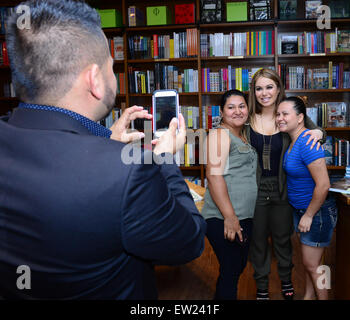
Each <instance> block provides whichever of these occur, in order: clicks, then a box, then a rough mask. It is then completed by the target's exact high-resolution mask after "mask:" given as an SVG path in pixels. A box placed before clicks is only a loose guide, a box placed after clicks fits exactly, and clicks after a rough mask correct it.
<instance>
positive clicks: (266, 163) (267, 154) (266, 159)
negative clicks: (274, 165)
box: [260, 115, 272, 170]
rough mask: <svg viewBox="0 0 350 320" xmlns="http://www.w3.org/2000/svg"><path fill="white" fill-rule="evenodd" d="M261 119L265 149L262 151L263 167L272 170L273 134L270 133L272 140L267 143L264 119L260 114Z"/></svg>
mask: <svg viewBox="0 0 350 320" xmlns="http://www.w3.org/2000/svg"><path fill="white" fill-rule="evenodd" d="M260 121H261V129H262V132H263V134H262V136H263V141H264V143H263V151H262V161H263V169H264V170H271V161H270V158H271V142H272V135H270V141H269V143H268V144H267V143H265V135H264V126H263V121H262V116H261V115H260Z"/></svg>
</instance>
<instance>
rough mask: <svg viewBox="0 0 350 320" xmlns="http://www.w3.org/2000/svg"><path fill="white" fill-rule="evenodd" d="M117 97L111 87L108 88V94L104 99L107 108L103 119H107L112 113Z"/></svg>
mask: <svg viewBox="0 0 350 320" xmlns="http://www.w3.org/2000/svg"><path fill="white" fill-rule="evenodd" d="M115 97H116V93H115V92H113V90H112V89H111V88H110V87H109V86H106V93H105V95H104V97H103V99H102V103H103V105H104V106H105V108H106V111H105V113H104V114H103V115H102V117H101V119H104V118H105V117H107V116H108V115H109V114H110V112H111V111H112V109H113V107H114V105H115Z"/></svg>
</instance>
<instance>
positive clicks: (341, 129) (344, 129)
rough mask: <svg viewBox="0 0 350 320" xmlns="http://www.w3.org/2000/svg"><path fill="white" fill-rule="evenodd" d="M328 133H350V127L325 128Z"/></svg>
mask: <svg viewBox="0 0 350 320" xmlns="http://www.w3.org/2000/svg"><path fill="white" fill-rule="evenodd" d="M324 129H325V130H326V131H350V127H332V128H331V127H329V128H324Z"/></svg>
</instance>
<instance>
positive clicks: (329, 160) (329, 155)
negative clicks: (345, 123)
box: [323, 136, 334, 166]
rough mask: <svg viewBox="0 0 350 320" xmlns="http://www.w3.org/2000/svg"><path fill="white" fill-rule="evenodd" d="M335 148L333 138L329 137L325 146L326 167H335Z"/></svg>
mask: <svg viewBox="0 0 350 320" xmlns="http://www.w3.org/2000/svg"><path fill="white" fill-rule="evenodd" d="M333 146H334V139H333V137H332V136H327V138H326V142H325V143H324V144H323V150H324V158H325V160H326V165H328V166H331V165H333V151H334V150H333Z"/></svg>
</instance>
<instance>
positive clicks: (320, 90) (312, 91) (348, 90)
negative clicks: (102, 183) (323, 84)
mask: <svg viewBox="0 0 350 320" xmlns="http://www.w3.org/2000/svg"><path fill="white" fill-rule="evenodd" d="M292 92H295V93H321V92H323V93H340V92H350V89H288V90H286V93H292Z"/></svg>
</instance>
